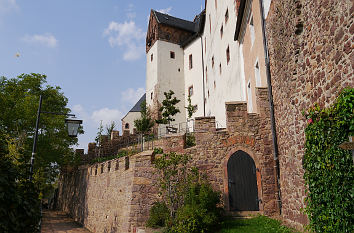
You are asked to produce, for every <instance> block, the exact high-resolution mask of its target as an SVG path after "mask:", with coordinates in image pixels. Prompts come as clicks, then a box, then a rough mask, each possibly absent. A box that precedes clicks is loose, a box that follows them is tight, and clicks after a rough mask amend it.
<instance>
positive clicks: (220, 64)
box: [219, 63, 222, 74]
mask: <svg viewBox="0 0 354 233" xmlns="http://www.w3.org/2000/svg"><path fill="white" fill-rule="evenodd" d="M219 71H220V74H222V69H221V63H220V65H219Z"/></svg>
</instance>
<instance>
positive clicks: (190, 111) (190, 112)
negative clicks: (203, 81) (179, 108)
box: [185, 96, 195, 118]
mask: <svg viewBox="0 0 354 233" xmlns="http://www.w3.org/2000/svg"><path fill="white" fill-rule="evenodd" d="M185 108H186V109H187V113H188V118H191V117H192V116H193V113H195V106H193V105H192V99H191V97H190V96H188V105H187V107H185Z"/></svg>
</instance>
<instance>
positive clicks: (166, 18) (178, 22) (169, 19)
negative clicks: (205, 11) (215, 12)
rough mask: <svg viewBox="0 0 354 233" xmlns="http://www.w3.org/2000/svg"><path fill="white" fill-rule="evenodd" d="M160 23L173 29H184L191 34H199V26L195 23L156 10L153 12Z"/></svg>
mask: <svg viewBox="0 0 354 233" xmlns="http://www.w3.org/2000/svg"><path fill="white" fill-rule="evenodd" d="M152 12H153V13H154V15H155V17H156V20H157V22H158V23H161V24H165V25H168V26H171V27H175V28H179V29H183V30H186V31H189V32H197V30H198V25H197V24H196V23H195V22H192V21H187V20H184V19H179V18H176V17H173V16H170V15H167V14H164V13H161V12H158V11H155V10H152Z"/></svg>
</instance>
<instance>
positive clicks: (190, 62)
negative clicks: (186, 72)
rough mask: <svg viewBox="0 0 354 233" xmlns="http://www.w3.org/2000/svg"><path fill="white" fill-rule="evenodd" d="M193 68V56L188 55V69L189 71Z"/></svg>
mask: <svg viewBox="0 0 354 233" xmlns="http://www.w3.org/2000/svg"><path fill="white" fill-rule="evenodd" d="M192 68H193V55H192V54H190V55H189V69H190V70H191V69H192Z"/></svg>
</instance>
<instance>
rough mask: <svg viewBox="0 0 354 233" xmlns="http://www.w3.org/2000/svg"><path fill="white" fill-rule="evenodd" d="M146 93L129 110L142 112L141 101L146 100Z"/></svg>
mask: <svg viewBox="0 0 354 233" xmlns="http://www.w3.org/2000/svg"><path fill="white" fill-rule="evenodd" d="M145 99H146V94H144V95H143V96H142V97H141V98H140V100H139V101H138V102H137V103H136V104H135V105H134V107H133V108H132V109H131V110H130V111H129V112H141V103H142V102H143V101H145Z"/></svg>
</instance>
